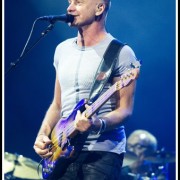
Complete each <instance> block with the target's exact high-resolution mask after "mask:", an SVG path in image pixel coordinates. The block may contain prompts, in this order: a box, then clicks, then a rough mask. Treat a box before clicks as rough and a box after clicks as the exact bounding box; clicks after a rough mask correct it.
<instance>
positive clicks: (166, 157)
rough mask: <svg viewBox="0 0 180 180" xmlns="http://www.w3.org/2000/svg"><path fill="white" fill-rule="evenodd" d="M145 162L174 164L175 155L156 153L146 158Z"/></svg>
mask: <svg viewBox="0 0 180 180" xmlns="http://www.w3.org/2000/svg"><path fill="white" fill-rule="evenodd" d="M145 160H147V161H150V162H152V163H157V164H162V163H173V162H175V153H174V152H168V151H157V152H155V153H154V154H152V155H151V156H148V157H146V158H145Z"/></svg>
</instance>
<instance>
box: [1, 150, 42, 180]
mask: <svg viewBox="0 0 180 180" xmlns="http://www.w3.org/2000/svg"><path fill="white" fill-rule="evenodd" d="M38 167H39V170H40V171H41V170H42V167H41V166H40V165H39V163H37V162H35V161H33V160H32V159H30V158H27V157H24V156H23V155H19V154H17V153H15V154H12V153H8V152H5V154H4V169H3V171H4V176H5V179H6V180H8V179H17V178H20V179H31V180H33V179H36V180H39V179H42V177H41V172H39V173H38V172H37V169H38Z"/></svg>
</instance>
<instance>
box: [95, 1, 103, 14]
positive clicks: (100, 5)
mask: <svg viewBox="0 0 180 180" xmlns="http://www.w3.org/2000/svg"><path fill="white" fill-rule="evenodd" d="M104 10H105V4H104V3H99V4H98V5H97V6H96V16H99V15H101V14H102V13H103V12H104Z"/></svg>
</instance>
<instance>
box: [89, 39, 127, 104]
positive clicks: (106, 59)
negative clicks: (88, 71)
mask: <svg viewBox="0 0 180 180" xmlns="http://www.w3.org/2000/svg"><path fill="white" fill-rule="evenodd" d="M124 45H125V44H124V43H122V42H120V41H118V40H117V39H113V40H112V41H111V42H110V44H109V46H108V47H107V49H106V51H105V53H104V56H103V58H102V60H101V63H100V65H99V67H98V69H97V72H96V75H95V79H94V82H93V85H92V88H91V92H90V95H89V103H91V102H94V101H95V100H96V99H97V98H98V96H99V94H100V93H101V91H102V89H103V87H104V85H105V84H106V82H107V81H108V79H109V77H110V75H111V73H112V70H113V67H114V65H115V63H116V61H117V59H118V56H119V53H120V50H121V49H122V47H123V46H124Z"/></svg>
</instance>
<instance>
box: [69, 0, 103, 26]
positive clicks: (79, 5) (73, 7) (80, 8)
mask: <svg viewBox="0 0 180 180" xmlns="http://www.w3.org/2000/svg"><path fill="white" fill-rule="evenodd" d="M68 2H69V6H68V8H67V12H68V13H69V14H72V15H74V22H73V23H72V26H77V27H81V26H85V25H90V24H91V23H93V22H94V20H95V16H96V11H97V5H98V4H99V3H101V2H102V0H69V1H68Z"/></svg>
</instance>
